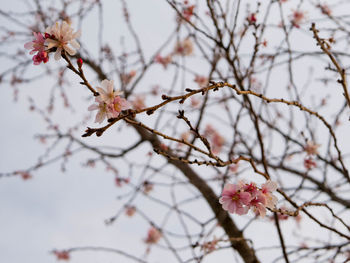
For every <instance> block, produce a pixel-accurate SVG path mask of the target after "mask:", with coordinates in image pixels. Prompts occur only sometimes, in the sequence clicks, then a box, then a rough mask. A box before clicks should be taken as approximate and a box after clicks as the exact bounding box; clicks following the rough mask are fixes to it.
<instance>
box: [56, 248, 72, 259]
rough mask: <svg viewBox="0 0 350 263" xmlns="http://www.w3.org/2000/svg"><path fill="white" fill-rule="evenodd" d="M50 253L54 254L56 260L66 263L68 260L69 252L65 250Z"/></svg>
mask: <svg viewBox="0 0 350 263" xmlns="http://www.w3.org/2000/svg"><path fill="white" fill-rule="evenodd" d="M52 253H54V254H55V256H56V258H57V260H65V261H68V260H69V259H70V255H69V251H66V250H62V251H57V250H54V251H53V252H52Z"/></svg>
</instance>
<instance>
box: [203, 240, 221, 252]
mask: <svg viewBox="0 0 350 263" xmlns="http://www.w3.org/2000/svg"><path fill="white" fill-rule="evenodd" d="M218 242H219V239H217V238H216V237H214V239H213V240H212V241H208V242H205V243H203V244H202V245H201V250H203V251H204V253H205V254H209V253H211V252H213V251H215V250H216V249H217V248H218Z"/></svg>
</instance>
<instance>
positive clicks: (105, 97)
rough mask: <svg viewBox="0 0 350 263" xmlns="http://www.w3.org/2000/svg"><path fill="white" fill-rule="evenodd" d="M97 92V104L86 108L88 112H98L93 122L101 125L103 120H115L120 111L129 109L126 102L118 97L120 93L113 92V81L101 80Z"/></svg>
mask: <svg viewBox="0 0 350 263" xmlns="http://www.w3.org/2000/svg"><path fill="white" fill-rule="evenodd" d="M97 90H98V92H99V95H98V96H97V97H96V99H95V102H97V104H92V105H91V106H90V107H89V108H88V110H89V111H93V110H98V112H97V114H96V119H95V122H98V123H102V122H103V120H104V119H105V118H107V119H111V118H117V117H118V116H119V114H120V113H121V111H122V110H126V109H128V108H129V106H130V105H129V103H128V102H127V100H126V99H124V98H121V97H120V96H119V95H121V94H122V92H121V91H114V89H113V80H107V79H105V80H103V81H102V82H101V87H98V88H97Z"/></svg>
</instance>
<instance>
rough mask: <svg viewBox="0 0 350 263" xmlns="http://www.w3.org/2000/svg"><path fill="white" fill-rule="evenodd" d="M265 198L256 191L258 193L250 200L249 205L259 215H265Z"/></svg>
mask: <svg viewBox="0 0 350 263" xmlns="http://www.w3.org/2000/svg"><path fill="white" fill-rule="evenodd" d="M265 204H266V199H265V197H264V196H263V195H262V194H261V192H258V195H257V196H256V197H255V198H254V199H252V200H251V201H250V204H249V206H250V207H251V208H253V211H254V212H255V213H256V214H257V215H260V216H261V217H265V215H266V205H265Z"/></svg>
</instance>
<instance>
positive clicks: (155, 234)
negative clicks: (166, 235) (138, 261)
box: [145, 226, 162, 244]
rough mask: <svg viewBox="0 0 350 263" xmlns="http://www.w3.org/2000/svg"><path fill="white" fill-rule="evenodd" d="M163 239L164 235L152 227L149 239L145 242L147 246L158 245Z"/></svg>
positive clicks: (149, 231)
mask: <svg viewBox="0 0 350 263" xmlns="http://www.w3.org/2000/svg"><path fill="white" fill-rule="evenodd" d="M161 237H162V234H161V233H160V232H159V230H158V229H156V228H155V227H153V226H152V227H151V228H150V229H149V230H148V233H147V238H146V239H145V242H146V243H147V244H156V243H158V241H159V239H160V238H161Z"/></svg>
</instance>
